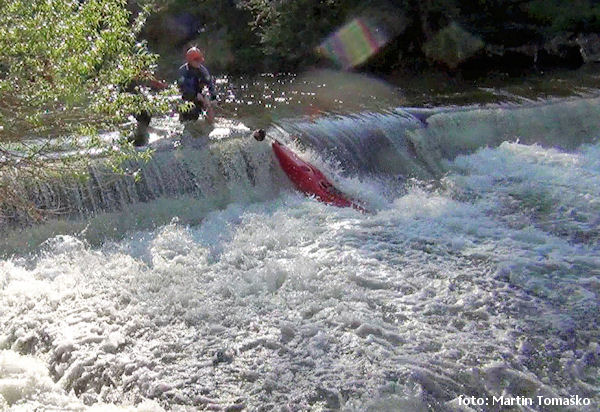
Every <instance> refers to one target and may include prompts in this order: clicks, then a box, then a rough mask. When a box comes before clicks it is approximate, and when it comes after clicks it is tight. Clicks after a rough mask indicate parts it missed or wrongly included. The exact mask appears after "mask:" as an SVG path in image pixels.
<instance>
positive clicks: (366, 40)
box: [317, 18, 388, 69]
mask: <svg viewBox="0 0 600 412" xmlns="http://www.w3.org/2000/svg"><path fill="white" fill-rule="evenodd" d="M387 42H388V36H387V35H386V33H385V32H384V31H383V30H382V29H381V28H380V27H377V26H376V25H374V24H371V23H369V22H368V21H366V20H365V19H361V18H355V19H353V20H352V21H350V22H349V23H347V24H346V25H344V26H342V27H341V28H340V29H338V30H337V31H336V32H334V33H332V34H331V35H329V37H327V38H326V39H325V40H324V41H323V42H322V43H321V44H320V45H319V46H318V47H317V52H318V53H321V54H322V55H324V56H326V57H328V58H330V59H331V60H333V61H334V62H335V63H336V64H337V65H339V66H341V67H343V68H344V69H349V68H351V67H355V66H358V65H359V64H361V63H364V62H365V61H366V60H367V59H369V58H370V57H371V56H373V55H374V54H376V53H377V52H378V51H379V50H380V49H381V47H383V46H384V45H385V44H386V43H387Z"/></svg>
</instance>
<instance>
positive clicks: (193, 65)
mask: <svg viewBox="0 0 600 412" xmlns="http://www.w3.org/2000/svg"><path fill="white" fill-rule="evenodd" d="M185 60H186V63H185V64H184V65H183V66H181V67H180V68H179V79H178V84H179V90H180V91H181V98H182V99H183V100H184V101H185V102H190V103H191V107H188V108H187V110H180V112H179V119H180V121H182V122H191V121H196V120H198V117H199V116H200V113H201V112H202V110H203V109H204V110H206V122H207V123H208V124H212V123H213V122H214V119H215V117H214V109H213V104H212V102H213V101H214V100H216V99H217V95H216V93H215V84H214V82H213V80H212V77H211V75H210V73H209V72H208V69H207V68H206V67H204V53H203V52H202V51H201V50H200V49H198V48H197V47H191V48H189V49H188V51H187V52H186V53H185ZM204 86H206V87H207V88H208V92H209V97H206V96H205V95H204V94H203V93H202V90H203V89H204Z"/></svg>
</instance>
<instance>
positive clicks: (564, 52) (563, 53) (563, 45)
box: [536, 34, 584, 69]
mask: <svg viewBox="0 0 600 412" xmlns="http://www.w3.org/2000/svg"><path fill="white" fill-rule="evenodd" d="M583 63H584V60H583V57H582V55H581V46H580V45H579V44H578V43H577V41H576V40H575V38H574V37H573V35H567V34H564V35H560V36H555V37H553V38H552V39H551V40H550V41H547V42H546V43H544V45H543V46H542V47H541V48H540V49H539V50H538V54H537V59H536V64H537V66H538V67H567V68H572V69H575V68H577V67H579V66H581V65H582V64H583Z"/></svg>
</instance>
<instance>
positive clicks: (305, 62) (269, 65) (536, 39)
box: [145, 0, 600, 77]
mask: <svg viewBox="0 0 600 412" xmlns="http://www.w3.org/2000/svg"><path fill="white" fill-rule="evenodd" d="M161 4H162V5H163V7H162V8H161V10H160V12H158V13H157V14H155V15H154V17H152V18H151V22H152V24H149V25H148V26H147V27H146V30H145V35H146V36H147V38H148V40H149V41H150V44H151V46H152V47H153V48H157V49H160V50H163V51H166V49H167V48H168V47H167V44H168V45H169V47H170V50H172V51H173V53H177V54H179V55H180V54H181V50H182V49H183V48H184V47H185V46H186V45H188V44H190V43H194V42H195V43H198V44H200V45H201V46H202V47H204V48H205V49H206V50H207V52H208V54H209V61H211V63H212V64H213V66H214V68H216V69H217V68H218V69H219V70H223V71H227V72H235V71H238V72H240V71H241V72H244V73H247V72H249V71H250V72H261V71H263V72H265V71H266V72H277V71H297V70H301V69H302V68H306V67H310V66H313V65H327V64H330V63H331V62H329V61H327V60H324V59H323V57H322V55H320V54H319V53H317V50H318V46H319V44H320V43H321V42H323V40H324V39H326V38H327V36H330V35H331V34H333V33H335V31H336V30H337V29H339V28H340V27H341V26H342V25H343V24H345V23H347V22H349V21H351V20H353V19H357V18H360V19H366V20H367V21H369V22H371V23H372V24H373V25H374V26H376V28H377V30H380V31H382V32H384V33H385V34H386V36H388V39H387V40H388V41H387V42H386V45H385V47H383V48H381V49H380V50H378V52H377V53H375V54H373V56H372V58H371V59H369V60H367V61H366V62H364V63H363V64H362V65H361V66H360V67H358V68H357V69H358V70H367V71H376V72H378V73H384V74H389V73H394V72H402V71H407V70H408V71H411V72H415V71H417V72H418V71H420V70H424V69H427V68H435V69H438V70H444V71H449V72H451V73H455V74H459V75H467V76H470V77H476V76H481V75H485V74H487V73H489V72H490V71H496V72H505V73H508V74H510V75H519V74H522V73H524V72H528V71H532V70H543V69H547V68H553V67H566V68H575V67H578V66H580V65H581V64H583V63H585V62H592V61H596V60H598V59H599V58H600V38H599V36H598V35H597V33H600V5H598V4H597V2H594V1H592V0H426V1H423V0H366V1H358V0H293V1H292V0H283V1H273V0H236V1H234V0H226V1H217V0H206V1H190V0H162V3H161ZM167 54H168V53H167ZM166 70H167V71H168V70H169V69H168V68H167V69H166Z"/></svg>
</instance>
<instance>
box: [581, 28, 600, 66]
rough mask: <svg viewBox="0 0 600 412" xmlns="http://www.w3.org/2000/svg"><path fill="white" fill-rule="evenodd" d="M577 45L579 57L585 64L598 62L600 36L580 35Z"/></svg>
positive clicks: (599, 59) (591, 34)
mask: <svg viewBox="0 0 600 412" xmlns="http://www.w3.org/2000/svg"><path fill="white" fill-rule="evenodd" d="M576 41H577V44H578V45H579V48H580V51H581V57H582V58H583V61H584V62H586V63H595V62H600V35H599V34H596V33H589V34H580V35H579V36H578V37H577V40H576Z"/></svg>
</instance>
